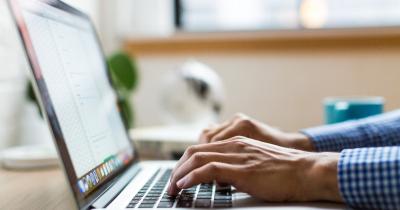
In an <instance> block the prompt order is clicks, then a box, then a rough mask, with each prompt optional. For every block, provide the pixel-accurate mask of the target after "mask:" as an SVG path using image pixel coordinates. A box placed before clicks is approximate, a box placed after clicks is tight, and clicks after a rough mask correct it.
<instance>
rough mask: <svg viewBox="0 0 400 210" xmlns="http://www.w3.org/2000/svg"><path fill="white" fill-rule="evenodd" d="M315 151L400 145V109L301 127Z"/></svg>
mask: <svg viewBox="0 0 400 210" xmlns="http://www.w3.org/2000/svg"><path fill="white" fill-rule="evenodd" d="M301 132H302V133H303V134H305V135H306V136H307V137H308V138H309V139H310V140H311V142H312V144H313V145H314V147H315V150H316V151H341V150H343V149H350V148H360V147H378V146H392V145H400V111H395V112H390V113H386V114H384V115H380V116H375V117H370V118H366V119H362V120H358V121H349V122H344V123H338V124H334V125H327V126H321V127H316V128H310V129H305V130H303V131H301Z"/></svg>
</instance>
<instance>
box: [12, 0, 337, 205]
mask: <svg viewBox="0 0 400 210" xmlns="http://www.w3.org/2000/svg"><path fill="white" fill-rule="evenodd" d="M8 3H9V6H10V9H11V10H12V13H13V16H14V19H15V22H16V25H17V27H18V29H19V32H20V35H21V38H22V42H23V44H24V47H25V50H26V53H27V56H28V58H29V62H30V65H31V69H32V74H33V77H32V78H34V79H33V80H32V82H33V84H34V88H35V91H36V94H37V96H38V98H39V100H40V105H41V109H42V112H43V114H44V116H45V119H46V120H47V122H48V125H49V127H50V128H51V131H52V134H53V137H54V142H55V145H56V147H57V150H58V153H59V156H60V157H61V160H62V165H63V168H64V169H65V170H64V171H65V174H66V177H67V178H68V181H69V184H70V189H71V191H72V194H73V195H74V197H75V200H76V203H77V206H78V208H79V209H90V208H95V209H103V208H106V209H132V208H232V207H247V208H265V207H266V206H267V204H265V203H262V202H261V201H259V200H256V199H254V198H251V197H250V196H248V195H247V194H244V193H239V192H236V191H234V189H232V188H231V187H217V186H215V185H214V184H213V183H205V184H201V185H199V186H194V187H192V188H190V189H184V190H182V191H181V192H180V194H179V195H178V196H177V197H169V196H168V195H167V194H166V192H165V190H166V188H167V185H168V181H169V177H170V173H171V169H172V167H173V166H174V163H175V162H173V161H152V162H139V161H138V155H137V152H136V151H135V147H134V145H133V143H132V141H131V139H130V138H129V136H128V134H127V130H126V128H125V127H124V125H123V121H122V119H121V116H120V113H119V110H118V107H117V104H116V94H115V92H114V89H113V87H112V84H111V81H110V78H109V75H108V69H107V68H108V67H107V64H106V61H105V59H104V55H103V53H102V50H101V47H100V44H99V41H98V38H97V35H96V33H95V30H94V27H93V25H92V23H91V22H90V20H89V18H88V16H87V15H85V14H84V13H82V12H80V11H78V10H76V9H74V8H72V7H71V6H69V5H67V4H65V3H63V2H61V1H58V0H52V1H42V0H8ZM321 205H322V204H300V205H298V204H291V205H289V204H286V205H285V206H286V207H280V205H278V204H273V205H272V204H269V206H271V207H272V208H273V207H275V208H279V209H281V208H288V209H293V208H294V207H298V208H300V209H310V208H311V209H312V208H319V207H322V206H321ZM325 207H326V208H328V209H337V208H339V207H338V206H336V205H333V204H325Z"/></svg>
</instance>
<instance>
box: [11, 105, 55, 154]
mask: <svg viewBox="0 0 400 210" xmlns="http://www.w3.org/2000/svg"><path fill="white" fill-rule="evenodd" d="M20 130H21V132H20V134H19V144H20V145H48V146H51V147H54V146H53V139H52V136H51V133H50V128H49V127H48V126H47V124H46V122H45V121H44V119H43V118H42V117H41V116H40V112H39V110H38V108H37V106H36V104H34V103H33V102H25V105H24V107H23V111H22V117H21V123H20ZM54 149H55V148H53V150H54Z"/></svg>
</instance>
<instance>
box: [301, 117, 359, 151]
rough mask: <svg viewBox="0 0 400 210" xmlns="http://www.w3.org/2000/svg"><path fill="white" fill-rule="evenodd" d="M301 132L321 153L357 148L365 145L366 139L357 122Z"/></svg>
mask: <svg viewBox="0 0 400 210" xmlns="http://www.w3.org/2000/svg"><path fill="white" fill-rule="evenodd" d="M300 132H301V133H303V134H305V135H306V136H308V137H309V138H310V139H311V141H312V142H313V144H314V146H315V148H316V150H317V151H319V152H322V151H334V152H339V151H341V150H343V149H345V148H357V147H360V146H361V145H363V144H364V143H365V142H363V141H365V139H366V136H365V132H363V131H362V129H360V127H359V125H358V123H357V121H347V122H344V123H337V124H333V125H325V126H320V127H314V128H309V129H304V130H302V131H300Z"/></svg>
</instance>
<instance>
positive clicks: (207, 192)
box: [127, 169, 232, 208]
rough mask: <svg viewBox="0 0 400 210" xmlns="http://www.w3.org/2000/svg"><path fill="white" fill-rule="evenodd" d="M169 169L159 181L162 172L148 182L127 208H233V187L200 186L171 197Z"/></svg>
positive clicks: (159, 171)
mask: <svg viewBox="0 0 400 210" xmlns="http://www.w3.org/2000/svg"><path fill="white" fill-rule="evenodd" d="M171 172H172V170H171V169H167V170H165V171H164V173H163V174H162V175H161V177H160V178H159V179H157V180H156V177H157V176H158V174H159V173H161V170H160V169H159V170H157V172H156V173H154V175H153V176H152V177H151V178H150V179H149V180H148V181H147V182H146V184H145V185H144V186H143V187H142V189H140V191H139V192H138V193H137V194H136V195H135V196H134V197H133V199H132V200H131V201H130V203H129V204H128V206H127V208H228V207H232V191H231V187H230V186H228V187H218V186H216V185H214V184H210V183H209V184H200V185H197V186H193V187H191V188H189V189H183V190H182V191H181V192H180V193H179V195H178V196H176V197H172V196H169V195H168V194H167V192H166V188H167V184H168V181H169V178H170V176H171Z"/></svg>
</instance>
